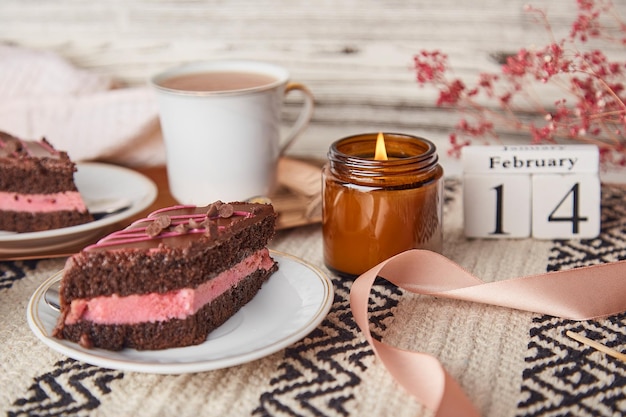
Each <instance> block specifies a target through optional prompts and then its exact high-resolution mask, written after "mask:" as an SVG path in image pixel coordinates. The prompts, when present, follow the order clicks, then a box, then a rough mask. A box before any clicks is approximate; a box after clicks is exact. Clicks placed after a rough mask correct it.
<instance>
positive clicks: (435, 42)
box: [0, 0, 626, 157]
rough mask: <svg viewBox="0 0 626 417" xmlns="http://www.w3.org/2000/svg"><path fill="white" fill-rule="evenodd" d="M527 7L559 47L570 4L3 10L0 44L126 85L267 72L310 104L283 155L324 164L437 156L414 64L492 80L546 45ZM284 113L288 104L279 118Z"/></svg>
mask: <svg viewBox="0 0 626 417" xmlns="http://www.w3.org/2000/svg"><path fill="white" fill-rule="evenodd" d="M529 1H530V2H531V4H533V5H534V6H538V7H543V8H546V9H547V10H548V12H549V15H550V19H551V22H552V25H553V29H554V30H555V32H556V34H557V35H563V34H565V33H566V32H567V30H568V29H569V25H570V22H571V20H572V19H573V17H574V16H575V11H576V7H575V0H552V1H548V0H536V1H534V2H533V1H532V0H472V1H463V0H414V1H410V0H404V1H402V0H360V1H357V0H343V1H334V0H318V1H311V0H230V1H224V0H180V1H177V0H101V1H90V0H2V1H1V2H0V42H5V43H12V44H17V45H20V46H26V47H31V48H37V49H46V50H53V51H56V52H58V53H60V54H61V55H63V56H65V57H67V58H68V59H70V60H71V61H72V62H73V63H75V64H76V65H78V66H80V67H84V68H89V69H92V70H93V71H97V72H100V73H104V74H107V75H113V76H115V77H116V78H118V79H119V80H121V81H122V82H124V83H127V84H129V85H137V84H141V83H145V80H146V79H147V78H148V76H149V75H150V74H152V73H154V72H156V71H159V70H161V69H164V68H165V67H168V66H170V65H174V64H179V63H182V62H186V61H195V60H200V59H206V58H210V59H215V58H233V57H236V58H253V59H261V60H266V61H271V62H275V63H278V64H282V65H284V66H286V67H287V68H289V69H290V71H291V73H292V78H293V79H294V80H296V81H301V82H304V83H306V84H307V85H308V86H309V87H310V88H311V89H312V90H313V92H314V94H315V96H316V103H317V108H316V112H315V117H314V121H313V124H312V125H311V126H310V128H309V129H308V130H307V132H306V133H305V134H304V137H303V138H302V139H301V140H300V141H299V142H298V143H297V144H296V145H295V146H294V148H293V149H292V151H291V152H292V153H294V154H303V155H312V156H319V157H324V156H325V154H326V151H327V149H328V145H329V144H330V143H331V142H332V141H334V140H335V139H338V138H340V137H342V136H347V135H351V134H355V133H359V132H364V131H379V130H387V131H397V132H407V133H414V134H419V135H422V136H425V137H428V138H431V139H433V140H435V142H437V143H438V144H439V146H440V148H444V149H445V147H446V141H447V135H448V133H449V131H450V126H451V125H452V124H453V123H454V122H456V120H457V119H456V118H455V117H454V115H453V114H450V113H447V112H444V111H443V110H441V109H437V108H435V107H434V98H435V92H434V91H431V90H424V89H420V88H419V87H418V86H417V84H416V83H415V81H414V74H413V72H412V70H411V63H412V57H413V55H414V54H416V53H417V52H419V51H420V50H421V49H440V50H442V51H443V52H445V53H447V54H448V55H449V56H450V60H451V63H452V65H453V66H454V67H455V69H456V72H457V74H458V75H461V76H464V77H469V78H471V77H473V76H475V75H476V74H477V73H478V72H479V71H483V70H490V71H496V70H497V65H496V63H495V62H494V60H493V59H492V58H491V55H492V54H494V53H501V52H504V53H508V52H512V53H514V52H516V51H517V50H518V49H519V48H520V47H522V46H531V45H533V44H535V45H544V44H546V43H547V42H548V38H547V35H546V33H545V32H544V31H543V29H542V27H541V26H539V25H537V24H536V23H534V22H533V20H532V19H531V18H530V16H529V15H528V13H527V12H525V11H524V5H525V4H526V3H527V2H529ZM616 3H618V9H620V11H621V12H622V13H623V15H624V16H626V2H624V1H622V0H616ZM616 53H622V51H620V50H617V51H616ZM294 109H295V106H294V104H293V103H292V102H291V101H290V103H289V105H288V106H287V109H286V117H287V118H292V117H293V113H294ZM443 152H444V151H443V150H442V152H440V153H443Z"/></svg>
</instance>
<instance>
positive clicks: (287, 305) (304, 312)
mask: <svg viewBox="0 0 626 417" xmlns="http://www.w3.org/2000/svg"><path fill="white" fill-rule="evenodd" d="M271 253H272V256H273V257H274V259H276V260H277V261H278V263H279V269H278V271H276V272H275V273H274V274H273V275H272V276H271V277H270V279H269V280H268V281H267V282H266V283H265V284H263V287H262V288H261V290H260V291H259V292H258V293H257V295H256V296H255V297H254V298H253V299H252V301H250V302H249V303H248V304H246V305H245V306H244V307H243V308H242V309H241V310H239V312H237V314H235V315H234V316H233V317H231V318H230V319H229V320H228V321H227V322H226V323H224V324H223V325H222V326H221V327H219V328H217V329H215V330H214V331H213V332H211V333H210V334H209V337H208V339H207V341H206V342H204V343H202V344H200V345H196V346H189V347H184V348H175V349H163V350H153V351H138V350H134V349H124V350H121V351H118V352H113V351H107V350H103V349H85V348H83V347H81V346H80V345H78V344H76V343H73V342H69V341H66V340H59V339H56V338H54V337H52V336H50V335H51V332H52V329H53V328H54V326H55V324H56V320H57V317H58V316H59V313H58V312H57V311H56V310H54V309H52V308H51V307H50V306H48V304H47V303H46V301H45V300H44V294H45V293H46V291H47V289H48V288H49V287H50V286H51V285H53V284H54V283H56V282H58V281H59V280H60V279H61V274H62V271H61V272H58V273H56V274H55V275H53V276H52V277H50V278H48V280H46V282H44V283H43V284H42V285H41V286H40V287H39V288H38V289H37V291H35V293H34V294H33V296H32V297H31V299H30V302H29V304H28V311H27V317H28V324H29V326H30V328H31V329H32V331H33V332H34V333H35V335H36V336H37V337H38V338H39V339H41V340H42V341H43V342H44V343H45V344H46V345H48V346H49V347H51V348H52V349H54V350H56V351H58V352H60V353H62V354H64V355H67V356H69V357H71V358H73V359H77V360H80V361H83V362H87V363H90V364H92V365H97V366H102V367H104V368H109V369H119V370H126V371H135V372H150V373H158V374H181V373H189V372H201V371H208V370H213V369H220V368H226V367H230V366H234V365H239V364H242V363H246V362H250V361H253V360H256V359H259V358H262V357H264V356H267V355H270V354H272V353H275V352H277V351H279V350H281V349H283V348H285V347H287V346H289V345H291V344H293V343H295V342H297V341H298V340H300V339H302V338H303V337H305V336H306V335H307V334H309V333H310V332H311V331H313V330H314V329H315V328H316V327H317V325H318V324H319V323H320V322H321V321H322V320H323V319H324V318H325V317H326V314H327V313H328V311H329V310H330V307H331V305H332V303H333V294H334V291H333V285H332V282H331V281H330V280H329V279H328V277H326V276H325V275H324V274H323V273H322V272H321V271H320V270H318V269H317V268H315V267H313V266H311V265H309V264H307V263H305V262H304V261H302V260H300V259H298V258H296V257H293V256H291V255H286V254H283V253H279V252H275V251H272V252H271Z"/></svg>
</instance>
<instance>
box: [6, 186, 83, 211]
mask: <svg viewBox="0 0 626 417" xmlns="http://www.w3.org/2000/svg"><path fill="white" fill-rule="evenodd" d="M0 207H2V208H3V210H7V211H25V212H31V213H50V212H53V211H62V210H70V211H73V210H77V211H80V212H85V211H87V207H85V203H84V202H83V199H82V197H81V195H80V193H79V192H77V191H67V192H62V193H52V194H17V193H8V192H0Z"/></svg>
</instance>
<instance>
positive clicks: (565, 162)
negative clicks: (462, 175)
mask: <svg viewBox="0 0 626 417" xmlns="http://www.w3.org/2000/svg"><path fill="white" fill-rule="evenodd" d="M598 163H599V154H598V149H597V147H596V146H594V145H547V146H539V145H537V146H467V147H465V148H463V171H464V172H472V173H485V174H487V173H502V174H511V173H527V174H541V173H544V174H558V173H562V174H568V173H574V172H577V173H581V172H597V171H598Z"/></svg>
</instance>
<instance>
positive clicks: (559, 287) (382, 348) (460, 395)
mask: <svg viewBox="0 0 626 417" xmlns="http://www.w3.org/2000/svg"><path fill="white" fill-rule="evenodd" d="M377 276H380V277H382V278H384V279H386V280H387V281H389V282H391V283H393V284H395V285H397V286H398V287H400V288H402V289H405V290H407V291H410V292H412V293H415V294H424V295H431V296H436V297H441V298H450V299H456V300H463V301H472V302H476V303H483V304H492V305H496V306H500V307H508V308H513V309H518V310H525V311H530V312H535V313H540V314H547V315H550V316H555V317H562V318H566V319H572V320H589V319H594V318H599V317H604V316H609V315H613V314H617V313H620V312H623V311H624V310H626V261H620V262H611V263H607V264H601V265H593V266H587V267H581V268H576V269H571V270H566V271H557V272H548V273H544V274H538V275H530V276H526V277H520V278H513V279H507V280H503V281H496V282H489V283H485V282H483V281H481V280H479V279H478V278H476V277H475V276H473V275H471V274H470V273H469V272H467V271H466V270H464V269H463V268H461V267H460V266H459V265H457V264H455V263H454V262H452V261H451V260H449V259H447V258H446V257H444V256H442V255H440V254H438V253H435V252H430V251H427V250H410V251H407V252H403V253H401V254H399V255H396V256H394V257H392V258H389V259H387V260H386V261H383V262H381V263H380V264H378V265H377V266H375V267H373V268H372V269H370V270H369V271H367V272H365V273H364V274H363V275H361V276H360V277H358V278H357V279H356V280H355V281H354V283H353V284H352V289H351V290H350V307H351V309H352V314H353V315H354V319H355V321H356V323H357V325H358V326H359V328H360V329H361V331H362V332H363V333H364V334H365V338H366V339H367V341H368V342H369V343H370V345H371V346H372V349H373V350H374V353H375V354H376V356H377V357H378V358H379V359H380V360H381V362H382V363H383V365H384V366H385V367H386V368H387V370H388V371H389V372H390V373H391V375H392V376H393V377H394V378H395V379H396V381H397V382H398V383H399V384H400V385H402V386H403V387H404V388H405V389H406V390H407V391H408V392H409V393H410V394H411V395H413V396H414V397H415V398H417V400H418V401H420V402H421V403H422V404H424V405H425V406H426V407H428V408H429V409H431V410H433V411H434V412H435V416H436V417H478V416H479V415H480V414H479V413H478V411H477V410H476V408H475V407H474V406H473V404H472V403H471V401H470V400H469V398H468V397H467V395H466V394H465V393H464V392H463V390H462V388H461V387H460V386H459V385H458V383H457V382H456V381H455V380H454V378H452V376H450V375H449V374H448V373H447V372H446V370H445V369H444V368H443V366H442V365H441V363H440V362H439V360H438V359H436V358H435V357H433V356H431V355H428V354H424V353H420V352H414V351H409V350H404V349H400V348H396V347H394V346H391V345H388V344H386V343H383V342H381V341H378V340H376V339H374V338H373V337H372V334H371V333H370V330H369V317H368V314H367V312H368V301H369V295H370V291H371V289H372V286H373V285H374V280H375V279H376V277H377Z"/></svg>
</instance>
